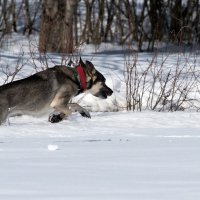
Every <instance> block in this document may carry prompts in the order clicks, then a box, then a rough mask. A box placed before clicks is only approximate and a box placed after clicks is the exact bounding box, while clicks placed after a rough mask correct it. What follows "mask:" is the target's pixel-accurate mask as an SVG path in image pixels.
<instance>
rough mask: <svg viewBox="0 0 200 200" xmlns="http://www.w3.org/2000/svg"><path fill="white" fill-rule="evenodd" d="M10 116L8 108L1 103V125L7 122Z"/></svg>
mask: <svg viewBox="0 0 200 200" xmlns="http://www.w3.org/2000/svg"><path fill="white" fill-rule="evenodd" d="M7 116H8V108H7V107H3V106H2V105H0V125H2V124H3V123H4V122H6V119H7Z"/></svg>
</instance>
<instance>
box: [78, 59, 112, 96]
mask: <svg viewBox="0 0 200 200" xmlns="http://www.w3.org/2000/svg"><path fill="white" fill-rule="evenodd" d="M80 65H81V66H82V67H83V70H84V72H85V75H86V91H87V92H89V93H91V94H92V95H94V96H96V97H99V98H102V99H106V98H107V97H108V96H111V95H112V93H113V91H112V90H111V89H110V88H109V87H108V86H107V85H106V79H105V77H104V76H103V75H102V74H101V73H100V72H99V71H97V70H96V69H95V67H94V65H93V64H92V63H91V62H90V61H87V60H86V62H85V63H83V61H82V60H81V59H80Z"/></svg>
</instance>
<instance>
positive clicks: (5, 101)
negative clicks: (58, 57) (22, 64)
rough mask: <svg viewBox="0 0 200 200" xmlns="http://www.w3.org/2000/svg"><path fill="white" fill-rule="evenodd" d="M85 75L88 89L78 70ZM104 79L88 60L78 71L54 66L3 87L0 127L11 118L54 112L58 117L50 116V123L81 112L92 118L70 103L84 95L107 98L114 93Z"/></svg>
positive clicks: (81, 63) (81, 64)
mask: <svg viewBox="0 0 200 200" xmlns="http://www.w3.org/2000/svg"><path fill="white" fill-rule="evenodd" d="M78 66H79V67H80V66H81V68H82V70H83V73H84V75H85V82H86V83H85V88H82V85H81V84H82V83H81V80H80V79H81V77H80V74H79V73H78V72H77V67H78ZM105 81H106V80H105V78H104V76H103V75H102V74H101V73H100V72H98V71H97V70H96V69H95V68H94V66H93V64H92V63H91V62H89V61H86V62H85V63H83V61H82V60H81V59H80V62H79V65H77V66H76V67H75V68H71V67H66V66H63V65H60V66H55V67H53V68H49V69H46V70H44V71H41V72H39V73H36V74H34V75H32V76H30V77H28V78H25V79H22V80H18V81H14V82H11V83H8V84H5V85H2V86H0V124H2V123H4V122H5V121H6V119H7V118H8V117H9V116H15V115H23V114H26V115H42V114H43V113H46V112H48V113H51V112H53V111H57V112H59V114H53V115H50V117H49V121H50V122H52V123H54V122H59V121H61V120H63V119H64V118H65V117H66V116H68V115H70V114H71V113H72V112H75V111H78V112H79V113H80V114H81V115H82V116H84V117H88V118H90V114H89V112H88V111H87V110H86V109H84V108H82V107H81V106H80V105H78V104H76V103H69V102H70V100H71V99H72V98H73V97H74V96H76V95H78V94H80V93H82V92H90V93H91V94H93V95H94V96H96V97H100V98H107V96H110V95H112V93H113V91H112V90H111V89H110V88H109V87H108V86H106V84H105Z"/></svg>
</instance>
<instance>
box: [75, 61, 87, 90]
mask: <svg viewBox="0 0 200 200" xmlns="http://www.w3.org/2000/svg"><path fill="white" fill-rule="evenodd" d="M76 71H77V73H78V75H79V78H80V87H81V92H83V91H85V89H86V76H85V72H84V70H83V68H82V66H81V64H79V65H78V67H76Z"/></svg>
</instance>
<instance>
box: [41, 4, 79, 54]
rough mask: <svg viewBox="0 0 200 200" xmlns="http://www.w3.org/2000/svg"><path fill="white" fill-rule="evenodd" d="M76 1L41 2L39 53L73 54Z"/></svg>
mask: <svg viewBox="0 0 200 200" xmlns="http://www.w3.org/2000/svg"><path fill="white" fill-rule="evenodd" d="M76 8H77V0H57V1H55V0H43V8H42V9H43V11H42V20H41V28H40V39H39V51H40V52H43V53H44V52H57V53H72V52H73V14H74V11H75V9H76Z"/></svg>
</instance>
